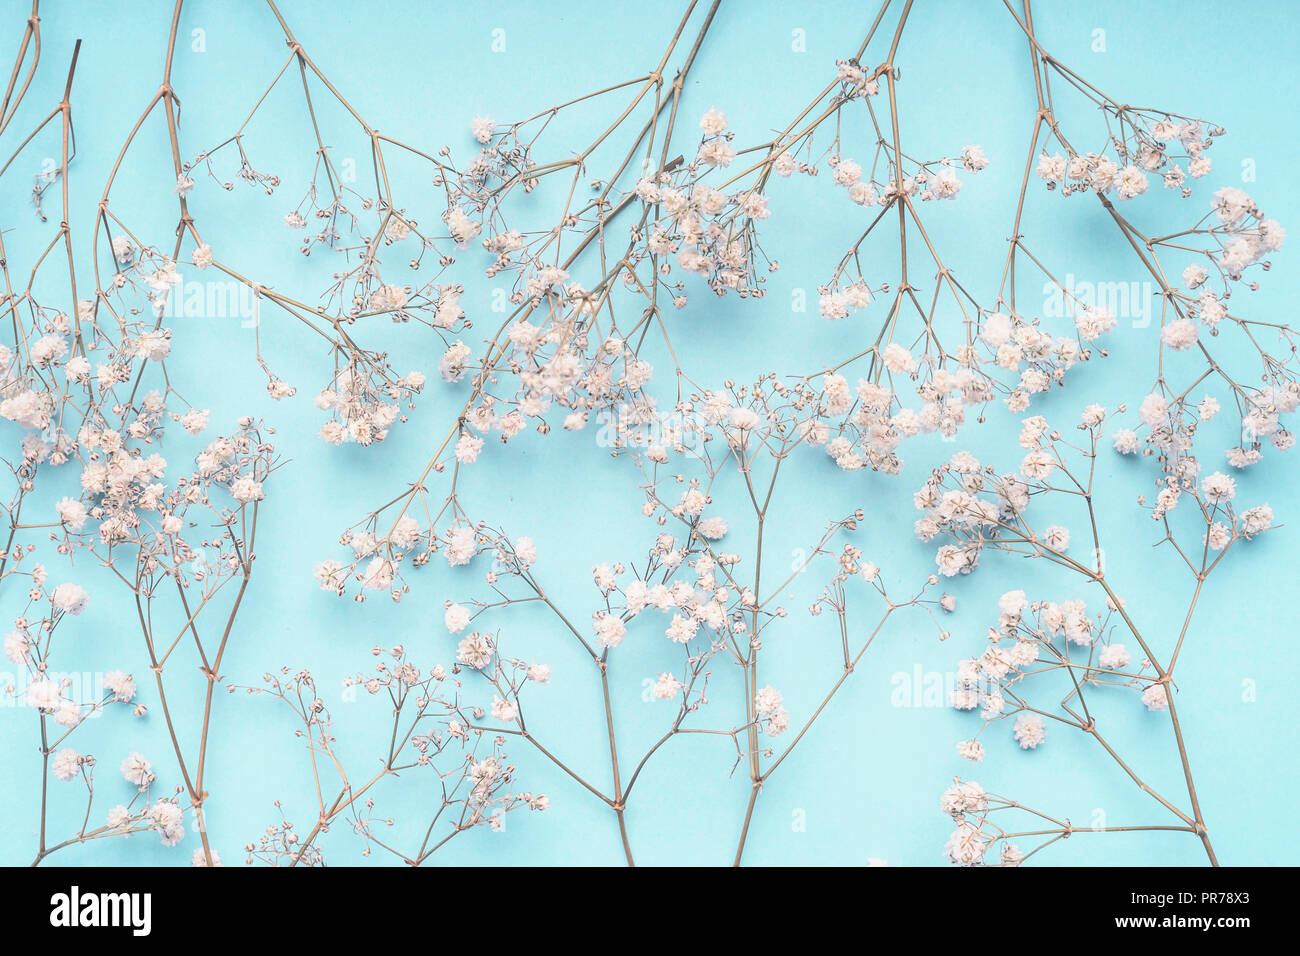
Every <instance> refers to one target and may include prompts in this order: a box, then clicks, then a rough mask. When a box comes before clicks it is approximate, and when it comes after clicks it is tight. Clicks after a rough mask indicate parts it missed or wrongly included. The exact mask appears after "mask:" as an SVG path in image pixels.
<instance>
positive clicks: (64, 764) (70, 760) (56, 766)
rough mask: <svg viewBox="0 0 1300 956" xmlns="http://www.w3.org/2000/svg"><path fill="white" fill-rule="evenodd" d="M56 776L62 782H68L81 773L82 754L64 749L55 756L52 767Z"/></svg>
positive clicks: (70, 749) (67, 748) (69, 748)
mask: <svg viewBox="0 0 1300 956" xmlns="http://www.w3.org/2000/svg"><path fill="white" fill-rule="evenodd" d="M51 770H52V771H53V773H54V776H56V777H58V778H59V779H60V780H63V781H68V780H71V779H72V778H73V777H75V776H76V775H77V774H78V773H80V772H81V754H79V753H77V752H76V751H75V750H73V749H72V748H71V747H64V748H63V749H62V750H60V751H59V752H58V753H56V754H55V755H54V762H53V765H52V766H51Z"/></svg>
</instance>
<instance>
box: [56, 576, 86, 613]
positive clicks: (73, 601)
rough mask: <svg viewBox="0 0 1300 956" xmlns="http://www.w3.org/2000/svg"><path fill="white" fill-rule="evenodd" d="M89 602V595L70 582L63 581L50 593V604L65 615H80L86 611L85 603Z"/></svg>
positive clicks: (79, 586)
mask: <svg viewBox="0 0 1300 956" xmlns="http://www.w3.org/2000/svg"><path fill="white" fill-rule="evenodd" d="M89 600H90V595H88V594H87V593H86V589H85V588H83V587H82V586H81V585H79V584H73V583H72V582H71V581H65V582H64V583H63V584H60V585H59V586H58V587H56V588H55V589H54V590H53V591H52V592H50V603H51V604H52V605H54V607H55V608H56V609H57V610H60V611H63V612H64V613H67V614H73V615H76V614H80V613H81V612H82V611H84V610H85V609H86V602H87V601H89Z"/></svg>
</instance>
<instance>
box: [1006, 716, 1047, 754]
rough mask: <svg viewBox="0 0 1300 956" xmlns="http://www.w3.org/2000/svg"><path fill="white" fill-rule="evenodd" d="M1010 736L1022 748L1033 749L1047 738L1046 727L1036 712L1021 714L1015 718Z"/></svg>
mask: <svg viewBox="0 0 1300 956" xmlns="http://www.w3.org/2000/svg"><path fill="white" fill-rule="evenodd" d="M1012 736H1013V737H1015V739H1016V742H1017V743H1019V744H1020V747H1021V749H1022V750H1033V749H1034V748H1035V747H1037V746H1038V745H1039V744H1041V743H1042V742H1043V741H1044V740H1046V739H1047V727H1046V725H1045V724H1044V723H1043V718H1042V717H1040V716H1038V714H1027V713H1026V714H1021V715H1020V716H1019V717H1017V718H1016V726H1015V728H1014V729H1013V731H1012Z"/></svg>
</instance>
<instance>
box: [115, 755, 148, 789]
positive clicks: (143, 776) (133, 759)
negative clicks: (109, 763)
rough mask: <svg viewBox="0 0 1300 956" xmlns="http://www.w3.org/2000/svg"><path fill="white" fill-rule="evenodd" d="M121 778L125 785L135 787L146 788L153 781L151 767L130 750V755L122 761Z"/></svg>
mask: <svg viewBox="0 0 1300 956" xmlns="http://www.w3.org/2000/svg"><path fill="white" fill-rule="evenodd" d="M122 776H123V777H125V778H126V782H127V783H133V784H135V785H136V786H137V787H144V786H147V785H148V784H149V783H151V782H152V781H153V779H154V776H153V765H152V764H151V763H149V761H148V760H145V759H144V757H142V756H141V755H140V754H139V753H137V752H136V751H134V750H132V751H131V755H130V756H129V757H127V758H126V759H125V760H123V761H122Z"/></svg>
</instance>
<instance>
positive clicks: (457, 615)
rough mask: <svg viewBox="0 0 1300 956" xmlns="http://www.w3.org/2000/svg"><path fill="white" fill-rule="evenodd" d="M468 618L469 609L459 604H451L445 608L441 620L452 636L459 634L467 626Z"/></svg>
mask: <svg viewBox="0 0 1300 956" xmlns="http://www.w3.org/2000/svg"><path fill="white" fill-rule="evenodd" d="M470 617H471V614H470V610H469V608H467V607H465V606H463V605H460V604H452V605H450V606H449V607H448V608H447V610H446V612H445V613H444V614H443V616H442V619H443V623H444V624H446V625H447V630H448V631H450V632H451V633H452V634H459V633H460V632H461V631H463V630H465V628H466V627H468V626H469V622H470Z"/></svg>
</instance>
